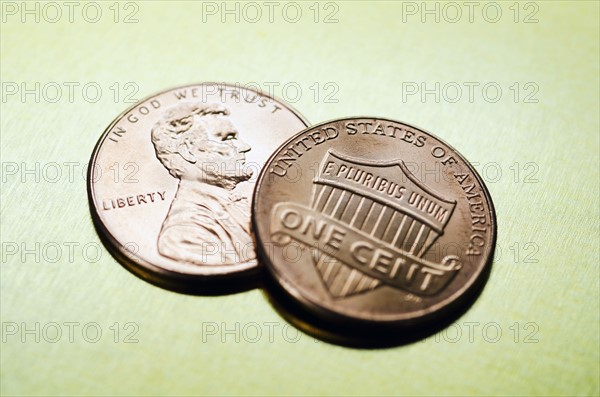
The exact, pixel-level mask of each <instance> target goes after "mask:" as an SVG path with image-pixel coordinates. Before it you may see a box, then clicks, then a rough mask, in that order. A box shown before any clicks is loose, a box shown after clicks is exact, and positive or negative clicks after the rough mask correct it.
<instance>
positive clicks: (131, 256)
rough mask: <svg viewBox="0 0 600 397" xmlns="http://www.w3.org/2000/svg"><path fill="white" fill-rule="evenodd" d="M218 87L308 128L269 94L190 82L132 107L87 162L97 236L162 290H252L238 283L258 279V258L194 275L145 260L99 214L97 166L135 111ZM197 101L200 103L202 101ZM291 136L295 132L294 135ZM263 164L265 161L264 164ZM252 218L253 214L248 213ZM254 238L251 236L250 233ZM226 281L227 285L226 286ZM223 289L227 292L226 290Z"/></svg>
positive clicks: (200, 269)
mask: <svg viewBox="0 0 600 397" xmlns="http://www.w3.org/2000/svg"><path fill="white" fill-rule="evenodd" d="M207 86H217V87H225V88H226V89H238V90H240V92H242V91H244V92H250V93H254V94H256V95H260V96H261V97H264V98H265V99H266V100H268V101H273V102H274V103H275V104H277V105H278V106H281V107H282V108H283V109H286V110H287V111H288V112H290V113H291V114H292V115H293V116H295V117H296V118H297V119H298V120H299V122H300V123H301V124H303V125H304V127H306V126H309V125H310V123H309V122H308V120H307V119H306V118H305V117H304V116H303V115H302V114H301V113H300V112H299V111H298V110H296V109H295V108H294V107H293V106H291V105H290V104H288V103H287V102H286V101H284V100H282V99H280V98H278V97H276V96H274V95H269V94H268V93H266V92H263V91H260V90H256V89H253V88H249V87H246V86H243V85H241V84H237V83H234V84H232V83H227V82H201V83H190V84H185V85H180V86H174V87H170V88H168V89H164V90H160V91H156V92H154V93H152V94H150V95H147V96H146V97H144V98H143V99H140V100H139V101H137V102H136V103H134V104H132V105H131V106H129V107H128V108H126V109H125V110H124V111H122V112H121V113H120V114H119V115H118V116H117V117H115V118H114V120H113V121H112V122H111V123H110V124H109V125H108V126H107V127H106V128H105V129H104V131H103V132H102V134H101V135H100V137H99V139H98V141H97V142H96V144H95V145H94V149H93V151H92V154H91V157H90V161H89V163H88V170H87V181H86V184H87V194H88V204H89V207H90V213H91V216H92V220H93V224H94V226H95V228H96V230H97V231H98V235H99V237H100V239H101V241H102V242H103V243H104V245H105V247H106V248H107V250H108V251H109V252H110V253H111V254H112V255H113V257H115V259H117V261H118V262H119V263H120V264H121V265H123V266H124V267H125V268H126V269H127V270H129V271H130V272H132V273H133V274H135V275H137V276H138V277H141V278H142V279H144V280H145V281H148V282H150V283H152V284H155V285H158V286H160V287H163V288H167V289H171V290H175V291H180V292H190V293H191V292H196V291H199V292H209V293H210V288H211V287H213V286H214V287H216V288H218V290H217V293H220V292H221V291H224V292H225V293H227V292H230V291H229V290H230V288H231V289H232V290H234V291H236V290H238V289H245V288H251V287H252V286H250V287H248V286H247V285H246V284H239V285H238V284H236V283H237V282H246V281H247V279H248V278H249V277H255V276H256V275H257V274H258V272H259V270H260V269H259V267H260V266H259V263H258V257H257V258H256V259H252V260H249V261H246V262H244V263H238V264H222V265H210V266H199V267H198V269H197V271H195V272H194V273H186V272H182V271H176V270H173V269H167V268H164V267H161V266H158V265H156V264H154V263H152V262H151V261H149V260H146V259H145V258H143V257H142V256H141V255H138V254H137V253H136V252H132V250H131V249H130V248H128V247H126V246H125V245H124V244H122V243H121V242H120V241H119V239H118V238H116V237H115V235H114V234H113V233H112V232H111V230H110V229H109V228H108V227H107V225H106V224H105V222H104V221H103V220H102V217H101V215H100V214H99V210H98V208H100V207H99V203H98V202H97V196H96V193H97V192H96V188H95V183H94V171H95V165H96V164H97V161H98V157H99V155H100V151H101V149H102V147H103V144H104V143H105V142H106V140H107V139H108V137H109V135H110V133H111V131H112V130H113V128H114V127H115V126H116V125H117V124H118V123H119V122H120V121H121V120H123V119H124V118H125V117H127V116H128V115H129V114H131V113H132V112H133V111H134V110H135V109H136V108H138V107H140V106H142V105H144V104H146V103H149V102H150V101H151V100H153V99H154V98H157V97H160V96H161V95H165V94H169V93H171V92H175V91H177V90H185V89H191V88H194V87H207ZM197 102H201V100H200V99H199V100H198V101H197ZM291 133H292V134H293V133H295V132H291ZM263 165H264V162H263ZM251 198H252V195H249V197H248V199H250V200H251ZM248 217H249V219H250V217H251V214H248ZM251 237H252V238H253V239H254V237H253V236H252V232H251ZM224 281H226V282H227V284H223V282H224ZM223 288H224V289H223Z"/></svg>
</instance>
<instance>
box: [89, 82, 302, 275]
mask: <svg viewBox="0 0 600 397" xmlns="http://www.w3.org/2000/svg"><path fill="white" fill-rule="evenodd" d="M307 124H308V123H307V121H306V120H305V119H304V118H303V117H302V115H300V114H299V113H298V112H297V111H295V110H294V109H292V108H291V107H290V106H289V105H286V104H285V103H283V102H282V101H280V100H277V99H275V98H273V97H271V96H268V95H266V94H264V93H261V92H257V91H253V90H251V89H247V88H242V87H240V86H235V85H227V84H221V83H203V84H196V85H189V86H183V87H177V88H173V89H170V90H167V91H164V92H161V93H158V94H156V95H153V96H150V97H148V98H146V99H144V100H142V101H141V102H139V103H138V104H136V105H134V106H132V107H131V108H130V109H128V110H126V111H125V112H124V113H122V114H121V115H120V116H119V117H117V119H116V120H115V121H113V123H112V124H110V126H109V127H108V128H107V129H106V130H105V132H104V133H103V134H102V136H101V138H100V140H99V141H98V143H97V145H96V147H95V149H94V152H93V154H92V157H91V160H90V166H89V171H88V195H89V202H90V208H91V212H92V216H93V219H94V222H95V224H96V228H97V230H98V231H99V233H100V235H101V237H102V239H103V241H104V242H105V244H106V245H107V247H108V248H109V249H110V251H111V252H112V253H113V254H114V255H115V256H116V257H117V258H118V259H119V261H120V262H121V263H122V264H123V265H125V266H126V267H127V268H128V269H129V270H131V271H133V272H134V273H136V274H138V275H140V276H142V277H144V278H146V279H148V280H149V281H152V282H156V283H159V284H165V285H166V286H171V285H173V286H179V285H181V286H186V285H192V284H194V283H195V282H197V281H198V282H206V281H207V280H214V279H223V278H224V279H227V280H229V279H231V278H237V277H238V276H240V277H242V276H245V275H248V274H252V273H255V272H256V269H257V267H258V261H257V259H256V253H255V248H254V240H253V236H252V232H251V227H250V200H251V197H252V192H253V187H254V184H255V182H256V178H257V176H258V173H259V171H260V169H261V167H262V165H263V164H264V162H265V161H266V159H267V158H268V156H269V155H270V154H271V153H272V152H273V151H274V150H275V149H276V148H277V147H278V146H279V145H280V144H281V143H282V142H283V141H285V140H286V139H287V138H289V137H290V136H291V135H292V134H294V133H296V132H298V131H300V130H302V129H304V128H305V127H306V126H307Z"/></svg>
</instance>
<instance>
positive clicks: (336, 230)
mask: <svg viewBox="0 0 600 397" xmlns="http://www.w3.org/2000/svg"><path fill="white" fill-rule="evenodd" d="M252 213H253V227H254V231H255V235H256V237H257V245H258V247H259V252H260V254H261V256H262V259H263V261H264V263H265V265H266V268H267V269H268V271H269V273H270V275H271V276H272V278H273V279H274V280H275V282H276V283H277V285H279V286H280V287H281V289H282V290H283V291H284V293H285V294H286V295H287V296H288V298H292V299H293V300H294V301H296V302H297V303H299V304H300V305H301V306H302V307H303V308H305V309H306V310H308V311H309V312H310V314H311V315H316V316H318V317H320V318H322V319H326V320H332V321H334V322H336V323H342V324H346V323H348V322H354V323H362V324H373V323H378V324H386V325H392V326H397V325H402V326H403V325H416V324H421V323H425V322H426V321H427V320H431V319H433V318H435V317H436V316H438V315H440V314H442V313H444V312H446V311H448V310H450V309H451V308H453V307H456V305H458V304H460V303H461V302H462V300H463V299H464V298H465V297H467V296H468V295H469V292H470V291H473V290H474V289H475V288H476V287H477V286H478V285H479V284H481V281H482V280H483V279H485V277H484V275H485V274H486V273H487V272H486V271H487V270H489V266H490V263H491V257H492V255H493V249H494V245H495V239H496V218H495V213H494V208H493V204H492V201H491V198H490V195H489V193H488V191H487V189H486V187H485V186H484V184H483V182H482V179H481V178H480V177H479V175H478V174H477V172H476V171H475V170H474V169H473V167H472V166H471V165H470V164H469V163H468V162H467V161H466V160H465V159H464V157H463V156H461V155H460V154H459V153H458V152H457V151H456V150H455V149H453V148H452V147H451V146H449V145H448V144H446V143H445V142H443V141H442V140H440V139H439V138H437V137H435V136H434V135H432V134H430V133H428V132H426V131H423V130H422V129H419V128H416V127H414V126H411V125H408V124H405V123H401V122H398V121H394V120H386V119H380V118H366V117H360V118H348V119H340V120H334V121H330V122H326V123H323V124H319V125H316V126H313V127H309V128H308V129H306V130H304V131H302V132H300V133H298V134H297V135H295V136H294V137H292V138H290V139H289V140H288V141H287V142H285V143H284V144H282V145H281V146H280V147H279V149H277V150H276V151H275V153H274V154H273V155H272V156H271V158H270V159H269V160H268V162H267V163H266V164H265V167H264V168H263V170H262V171H261V174H260V176H259V178H258V181H257V185H256V191H255V194H254V202H253V208H252Z"/></svg>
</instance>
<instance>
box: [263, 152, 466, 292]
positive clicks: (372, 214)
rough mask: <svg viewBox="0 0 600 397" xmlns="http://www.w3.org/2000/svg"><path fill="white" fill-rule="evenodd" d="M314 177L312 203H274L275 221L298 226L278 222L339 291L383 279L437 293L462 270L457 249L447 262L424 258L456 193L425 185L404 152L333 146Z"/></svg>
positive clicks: (329, 287) (374, 285)
mask: <svg viewBox="0 0 600 397" xmlns="http://www.w3.org/2000/svg"><path fill="white" fill-rule="evenodd" d="M313 183H314V186H313V192H312V199H311V203H310V208H307V207H304V206H301V205H298V204H293V203H280V204H279V205H277V206H276V207H275V208H274V211H273V217H272V224H273V225H276V223H277V219H283V221H281V223H280V224H281V225H284V226H285V225H286V224H287V225H288V226H289V225H291V224H292V223H297V225H298V227H293V226H295V225H292V227H291V228H288V229H294V230H285V227H283V228H282V227H280V226H275V229H274V230H273V231H274V232H275V233H274V234H280V235H281V234H283V235H285V236H286V238H285V239H283V240H285V241H289V238H291V239H294V240H297V241H300V242H301V243H304V244H305V245H307V246H309V247H310V250H311V258H312V262H313V264H314V266H315V267H316V269H317V271H318V274H319V276H320V278H321V280H322V281H323V284H324V286H325V288H326V289H327V291H328V292H329V294H330V295H331V296H332V297H334V298H343V297H348V296H351V295H356V294H359V293H364V292H367V291H370V290H373V289H375V288H378V287H380V286H383V285H388V286H392V287H395V288H399V289H403V290H405V291H408V292H411V293H415V294H418V295H434V294H437V293H438V292H440V291H441V290H442V289H443V288H444V287H445V286H446V285H447V284H448V283H449V282H450V281H451V280H452V278H453V277H454V275H455V274H456V273H457V272H458V271H459V270H460V267H461V266H460V263H459V261H458V258H457V257H455V256H447V257H445V258H443V260H442V263H434V262H431V261H429V260H426V259H425V258H424V255H425V254H426V253H427V251H428V250H429V249H430V248H431V246H432V245H433V244H434V243H435V241H436V240H437V238H438V237H439V236H440V235H442V234H443V233H444V228H445V227H446V225H447V223H448V221H449V220H450V218H451V216H452V213H453V211H454V208H455V206H456V201H455V200H451V199H446V198H444V197H442V196H441V195H440V194H438V193H436V192H434V191H433V190H432V189H430V188H429V187H427V186H425V185H424V184H423V183H422V182H421V181H419V180H418V179H417V178H416V177H415V176H414V175H413V174H412V173H411V172H410V171H409V170H408V168H407V167H406V165H405V163H404V162H403V161H402V160H393V161H373V160H364V159H357V158H352V157H349V156H346V155H342V154H339V153H336V152H335V151H333V150H329V151H328V152H327V154H326V155H325V157H324V159H323V161H322V162H321V164H320V166H319V170H318V172H317V175H316V178H315V179H314V181H313ZM296 214H298V215H296ZM296 218H297V219H303V221H302V223H300V222H295V221H294V219H296ZM328 227H330V228H334V229H335V230H337V236H338V237H337V239H338V241H336V244H329V246H327V245H328V243H327V241H328V239H329V242H331V239H332V237H331V236H332V235H333V234H332V233H336V232H335V231H334V232H328V231H327V228H328ZM332 230H333V229H332ZM328 233H329V237H326V235H327V234H328ZM324 236H325V237H324ZM278 239H279V240H280V241H282V240H281V239H280V238H278ZM282 242H283V241H282Z"/></svg>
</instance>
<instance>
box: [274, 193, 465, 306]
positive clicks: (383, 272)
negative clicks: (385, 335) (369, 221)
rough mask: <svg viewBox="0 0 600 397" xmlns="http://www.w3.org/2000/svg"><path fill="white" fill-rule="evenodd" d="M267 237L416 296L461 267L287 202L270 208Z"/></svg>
mask: <svg viewBox="0 0 600 397" xmlns="http://www.w3.org/2000/svg"><path fill="white" fill-rule="evenodd" d="M271 238H272V240H273V243H275V244H277V245H286V244H289V243H290V242H291V240H295V241H298V242H300V243H302V244H304V245H306V246H308V247H310V248H314V249H317V250H319V251H320V253H321V254H325V255H329V256H331V257H333V258H335V259H337V260H339V261H341V262H343V263H344V264H346V265H348V266H350V267H352V268H354V269H356V270H358V271H360V272H362V273H364V274H366V275H368V276H371V277H373V278H376V279H378V280H380V281H381V282H383V283H385V284H387V285H389V286H392V287H395V288H399V289H402V290H405V291H408V292H411V293H414V294H418V295H434V294H436V293H438V292H440V291H441V290H442V289H443V288H444V287H445V286H446V285H447V284H448V283H449V282H450V281H451V280H452V278H453V277H454V275H455V274H456V273H457V271H458V270H459V269H460V267H461V265H460V263H459V261H458V258H457V257H456V256H452V255H449V256H446V257H445V258H444V259H443V260H442V263H441V264H438V263H433V262H430V261H428V260H425V259H423V258H419V257H416V256H414V255H411V254H409V253H407V252H405V251H402V250H400V249H398V248H397V247H395V246H393V245H391V244H389V243H386V242H385V241H381V240H377V239H375V238H373V237H372V236H370V235H368V234H366V233H365V232H363V231H361V230H359V229H355V228H352V227H350V226H349V225H347V224H345V223H343V222H341V221H339V220H337V219H335V218H333V217H331V216H329V215H326V214H323V213H319V212H316V211H314V210H313V209H311V208H308V207H305V206H303V205H300V204H297V203H291V202H284V203H279V204H277V205H275V207H274V208H273V211H272V213H271Z"/></svg>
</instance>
